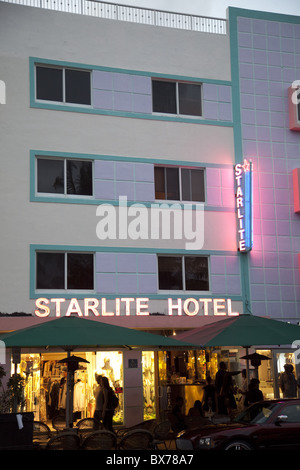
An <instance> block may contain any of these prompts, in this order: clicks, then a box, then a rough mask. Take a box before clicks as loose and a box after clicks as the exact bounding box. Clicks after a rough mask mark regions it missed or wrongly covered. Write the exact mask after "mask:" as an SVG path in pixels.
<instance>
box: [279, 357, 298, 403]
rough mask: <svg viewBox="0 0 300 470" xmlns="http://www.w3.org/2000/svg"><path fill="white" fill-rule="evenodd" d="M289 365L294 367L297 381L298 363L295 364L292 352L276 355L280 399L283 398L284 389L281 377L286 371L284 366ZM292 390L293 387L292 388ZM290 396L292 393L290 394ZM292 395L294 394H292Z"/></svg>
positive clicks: (293, 371)
mask: <svg viewBox="0 0 300 470" xmlns="http://www.w3.org/2000/svg"><path fill="white" fill-rule="evenodd" d="M286 364H288V365H290V366H292V369H291V371H292V373H293V374H294V376H295V378H296V379H297V373H296V362H295V354H294V353H293V352H291V351H285V352H278V353H276V366H277V383H278V388H279V396H280V398H282V397H283V392H282V388H281V386H280V375H281V374H282V373H283V372H284V371H285V368H284V366H285V365H286ZM291 388H292V387H291ZM291 388H290V390H291ZM289 394H290V393H289ZM291 394H292V393H291ZM294 396H295V397H296V396H297V389H296V387H295V395H294Z"/></svg>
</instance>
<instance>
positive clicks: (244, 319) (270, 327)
mask: <svg viewBox="0 0 300 470" xmlns="http://www.w3.org/2000/svg"><path fill="white" fill-rule="evenodd" d="M176 338H177V339H179V340H180V341H188V342H190V343H194V344H198V345H202V346H203V347H210V346H212V347H213V346H243V347H248V348H249V347H250V346H258V345H260V346H262V345H265V346H271V345H283V344H292V343H293V342H294V341H295V340H297V339H300V327H299V326H298V325H293V324H291V323H286V322H283V321H279V320H273V319H270V318H265V317H259V316H256V315H251V314H242V315H238V316H234V317H231V318H226V319H225V320H220V321H218V322H213V323H210V324H207V325H205V326H203V327H199V328H194V329H193V330H189V331H185V332H184V333H180V334H178V335H177V336H176Z"/></svg>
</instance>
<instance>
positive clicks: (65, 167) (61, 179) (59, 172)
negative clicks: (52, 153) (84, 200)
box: [37, 157, 93, 196]
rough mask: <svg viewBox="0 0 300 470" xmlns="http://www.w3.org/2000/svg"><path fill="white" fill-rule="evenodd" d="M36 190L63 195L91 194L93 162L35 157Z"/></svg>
mask: <svg viewBox="0 0 300 470" xmlns="http://www.w3.org/2000/svg"><path fill="white" fill-rule="evenodd" d="M37 192H38V193H44V194H63V195H65V196H72V195H73V196H92V195H93V163H92V162H91V161H86V160H77V159H62V158H61V159H59V158H53V159H52V158H44V157H37Z"/></svg>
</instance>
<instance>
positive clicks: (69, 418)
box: [58, 352, 89, 428]
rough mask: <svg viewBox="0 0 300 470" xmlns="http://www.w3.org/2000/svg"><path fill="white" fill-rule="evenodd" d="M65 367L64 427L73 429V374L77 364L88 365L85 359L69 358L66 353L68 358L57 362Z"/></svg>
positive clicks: (77, 366)
mask: <svg viewBox="0 0 300 470" xmlns="http://www.w3.org/2000/svg"><path fill="white" fill-rule="evenodd" d="M58 362H60V363H62V364H66V365H67V369H68V375H67V400H66V426H67V428H71V427H73V393H74V372H75V370H77V369H79V362H86V363H89V361H87V360H86V359H84V358H83V357H79V356H71V355H70V352H68V357H65V358H64V359H61V360H60V361H58Z"/></svg>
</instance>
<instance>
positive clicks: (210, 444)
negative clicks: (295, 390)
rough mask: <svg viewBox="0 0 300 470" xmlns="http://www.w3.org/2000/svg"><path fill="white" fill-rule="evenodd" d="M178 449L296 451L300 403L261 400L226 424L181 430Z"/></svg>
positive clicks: (299, 447) (297, 446)
mask: <svg viewBox="0 0 300 470" xmlns="http://www.w3.org/2000/svg"><path fill="white" fill-rule="evenodd" d="M176 446H177V449H178V450H193V451H198V450H264V449H265V450H277V449H278V450H299V449H300V400H298V399H293V398H291V399H281V400H264V401H261V402H258V403H255V404H253V405H251V406H249V407H248V408H247V409H246V410H244V411H243V412H242V413H241V414H240V415H238V416H237V417H236V418H235V419H234V420H233V421H232V422H231V423H229V424H213V423H211V424H209V425H206V426H204V427H202V428H198V429H191V430H186V431H182V432H181V433H180V434H179V435H178V436H177V439H176Z"/></svg>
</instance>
